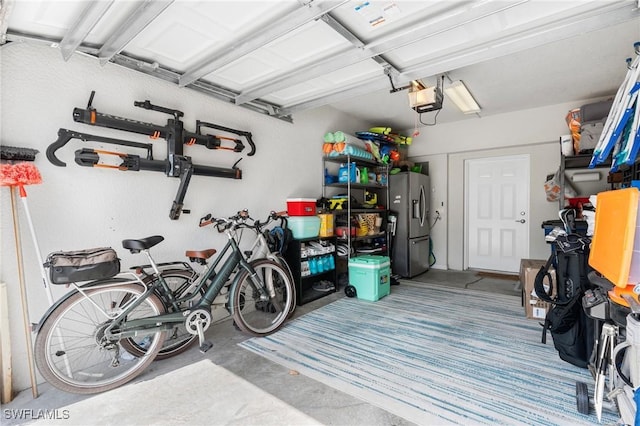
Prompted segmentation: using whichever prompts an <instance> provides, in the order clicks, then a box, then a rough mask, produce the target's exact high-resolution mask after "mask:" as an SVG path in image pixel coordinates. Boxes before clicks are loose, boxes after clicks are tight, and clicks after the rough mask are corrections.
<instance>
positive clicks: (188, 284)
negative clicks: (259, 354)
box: [122, 209, 296, 360]
mask: <svg viewBox="0 0 640 426" xmlns="http://www.w3.org/2000/svg"><path fill="white" fill-rule="evenodd" d="M236 216H237V217H238V219H239V220H242V222H243V224H242V228H243V229H250V230H252V231H254V232H255V234H256V239H255V240H254V242H253V244H252V245H251V247H250V248H249V249H248V250H245V251H243V254H244V256H245V258H246V259H247V261H248V262H252V261H254V260H258V259H269V260H272V261H274V262H276V263H278V264H280V266H282V267H283V268H284V269H285V270H286V271H287V273H288V274H289V278H290V280H291V282H292V283H293V282H294V280H293V273H292V272H291V269H290V268H289V264H288V263H287V262H286V260H285V258H284V256H283V255H282V251H283V249H284V247H283V246H286V241H285V240H286V237H285V236H284V235H282V236H279V237H277V236H274V235H273V234H278V235H279V233H276V232H273V233H272V232H271V231H273V230H277V228H273V229H268V228H267V226H268V225H269V224H271V223H272V222H275V221H276V220H279V221H280V228H281V229H286V215H285V214H283V213H282V212H280V213H276V212H274V211H272V212H270V213H269V215H268V217H267V219H266V220H265V221H259V220H255V219H253V218H252V217H251V216H250V215H249V212H248V211H247V210H246V209H245V210H242V211H240V212H238V214H237V215H236ZM283 234H284V232H283ZM241 239H242V235H240V236H238V237H237V242H238V244H240V240H241ZM214 253H215V249H208V250H203V251H199V252H196V251H187V252H186V253H185V256H186V257H187V258H189V260H190V261H191V262H192V263H196V264H199V265H201V266H202V271H200V272H197V271H196V270H195V269H194V268H193V267H191V265H189V264H188V263H186V262H182V261H175V262H167V263H162V264H158V266H159V267H161V268H165V269H163V270H161V272H160V274H161V275H162V277H163V279H164V280H165V282H166V283H167V285H168V286H169V288H170V289H171V291H172V292H173V296H174V298H175V299H176V300H180V299H181V298H182V296H183V295H184V294H186V293H187V292H189V291H190V290H192V287H193V283H194V282H196V281H197V279H198V277H199V276H200V275H202V274H205V273H206V272H207V269H208V268H209V266H208V264H207V259H208V258H209V257H210V256H211V255H213V254H214ZM149 268H150V265H139V266H134V267H132V268H131V269H134V270H136V271H137V273H139V274H141V273H142V274H146V275H147V276H148V277H147V278H145V279H146V280H147V282H148V283H150V280H152V279H155V278H154V277H155V275H154V274H153V273H151V274H149V273H147V272H146V271H147V270H148V269H149ZM229 284H230V283H229V282H228V283H227V286H226V287H225V288H223V289H222V290H221V292H220V294H219V296H225V295H228V289H227V291H226V292H225V293H223V291H224V290H225V289H226V288H227V287H228V285H229ZM200 291H201V293H204V289H202V290H200ZM159 296H160V297H162V295H159ZM292 297H293V300H294V303H292V304H291V308H290V311H289V318H291V316H292V315H293V312H294V311H295V308H296V304H295V300H296V289H295V285H294V286H293V288H292ZM216 300H217V299H214V301H213V302H212V304H213V305H226V303H227V300H226V299H225V298H222V300H221V301H220V302H216ZM227 311H228V312H229V314H231V312H230V309H229V308H228V307H227ZM223 319H226V317H225V318H223ZM196 338H197V336H195V335H193V334H190V333H189V332H188V331H187V330H186V329H185V328H184V327H183V326H181V325H178V326H176V327H175V328H174V329H173V331H172V332H171V333H170V335H168V336H167V339H166V340H165V342H164V345H163V347H162V348H161V349H160V351H159V352H158V355H156V358H155V359H156V360H163V359H167V358H170V357H173V356H175V355H178V354H181V353H182V352H184V351H186V350H187V349H189V348H190V347H191V346H192V345H193V344H195V342H196ZM145 343H146V342H145V341H144V339H129V340H125V341H123V342H122V346H123V347H124V348H125V349H126V350H127V352H129V353H130V354H132V355H134V356H141V355H142V354H144V353H145V352H146V348H145Z"/></svg>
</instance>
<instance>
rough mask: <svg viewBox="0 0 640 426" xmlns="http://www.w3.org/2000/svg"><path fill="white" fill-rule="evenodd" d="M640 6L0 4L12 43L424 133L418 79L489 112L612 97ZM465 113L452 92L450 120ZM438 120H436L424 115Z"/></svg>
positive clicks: (263, 106) (285, 109)
mask: <svg viewBox="0 0 640 426" xmlns="http://www.w3.org/2000/svg"><path fill="white" fill-rule="evenodd" d="M639 3H640V0H617V1H616V0H518V1H517V0H502V1H497V0H496V1H490V0H483V1H454V0H421V1H409V0H395V1H391V0H384V1H373V0H371V1H365V0H356V1H328V0H326V1H322V0H298V1H294V0H279V1H268V0H263V1H245V0H235V1H217V0H207V1H195V0H153V1H131V0H100V1H88V0H82V1H66V0H65V1H55V0H47V1H45V0H28V1H27V0H0V18H2V26H1V27H0V30H1V31H2V42H3V43H7V42H21V41H23V42H33V43H46V44H48V45H52V44H53V45H55V46H58V47H59V48H60V52H61V58H64V59H65V60H68V59H69V57H71V56H72V55H73V54H75V53H77V52H82V53H84V54H89V55H91V56H94V57H95V58H96V60H99V61H100V62H101V63H103V64H104V63H106V62H108V61H111V62H114V63H118V64H120V65H123V66H127V67H129V68H132V69H135V70H137V71H140V72H144V73H146V74H149V75H150V76H153V77H157V78H162V79H164V80H168V81H171V82H173V83H175V84H177V85H179V86H182V87H188V88H192V89H194V90H198V91H200V92H203V93H206V94H209V95H211V96H214V97H216V98H219V99H223V100H226V101H229V102H232V103H236V104H238V105H241V106H244V107H247V108H250V109H252V110H255V111H259V112H262V113H265V114H269V115H271V116H274V117H278V118H282V119H285V120H291V119H293V120H295V115H296V113H297V112H300V111H303V110H309V109H313V108H316V107H319V106H323V105H331V106H333V107H335V108H337V109H339V110H341V111H345V112H347V113H349V114H352V115H354V116H356V117H360V118H363V119H365V120H367V121H369V122H372V123H376V124H378V125H385V126H392V127H395V128H399V129H408V128H411V127H413V125H414V123H415V121H416V117H417V115H416V114H415V113H414V112H413V111H412V110H411V109H410V108H409V105H408V97H407V95H406V93H407V92H406V91H400V92H396V93H390V90H391V88H392V83H393V86H394V87H402V86H405V85H406V84H408V82H409V81H410V80H413V79H422V81H423V82H424V83H426V84H427V85H434V84H435V83H436V81H437V80H438V79H439V78H442V76H443V75H444V76H445V78H444V84H445V86H446V85H447V84H448V83H449V82H450V81H451V80H459V79H462V80H463V81H464V82H465V83H466V84H467V86H468V87H469V88H470V90H471V92H472V93H473V95H474V96H475V98H476V99H477V101H478V103H479V104H480V106H481V107H482V112H481V113H480V116H489V115H492V114H498V113H503V112H507V111H512V110H517V109H526V108H532V107H538V106H543V105H550V104H558V103H565V102H573V101H579V100H584V99H592V98H597V97H601V96H607V95H612V94H614V93H615V91H616V90H617V87H618V85H619V84H620V82H621V81H622V79H623V77H624V74H625V72H626V64H625V59H626V58H627V57H629V56H632V55H633V54H634V47H633V43H634V42H637V41H640V10H639V6H640V5H639ZM475 117H476V116H475V115H474V116H464V115H463V114H462V113H460V112H459V111H458V110H457V109H456V108H455V106H454V105H452V104H451V102H449V101H448V99H447V98H446V97H445V100H444V107H443V109H442V110H441V111H440V112H439V113H438V115H437V122H439V123H442V122H450V121H455V120H461V119H468V118H475ZM420 119H421V120H422V121H423V122H428V123H431V122H433V121H434V120H435V119H436V112H430V113H425V114H422V116H421V117H420Z"/></svg>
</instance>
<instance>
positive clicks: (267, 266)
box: [230, 259, 295, 336]
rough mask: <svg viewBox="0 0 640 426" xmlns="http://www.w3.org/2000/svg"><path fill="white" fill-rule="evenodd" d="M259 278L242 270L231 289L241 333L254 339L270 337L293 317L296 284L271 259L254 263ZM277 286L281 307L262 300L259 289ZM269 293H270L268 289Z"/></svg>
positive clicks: (233, 308) (235, 318)
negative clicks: (291, 311) (294, 285)
mask: <svg viewBox="0 0 640 426" xmlns="http://www.w3.org/2000/svg"><path fill="white" fill-rule="evenodd" d="M251 266H252V267H253V269H254V270H255V272H256V275H255V278H253V277H252V276H251V274H249V273H248V272H247V271H245V270H242V271H241V272H240V275H239V276H238V278H237V279H236V280H235V281H234V285H233V288H232V289H231V299H230V300H231V304H232V305H231V314H232V315H233V319H234V320H235V323H236V325H237V326H238V328H240V330H242V331H244V332H245V333H248V334H251V335H253V336H266V335H267V334H271V333H273V332H274V331H276V330H277V329H278V328H280V327H281V326H282V325H283V324H284V322H285V321H286V320H287V317H288V316H289V312H290V309H291V304H293V303H295V301H294V299H293V292H294V289H293V282H292V281H291V279H290V278H289V275H288V274H287V271H286V270H285V269H284V268H283V267H282V266H280V265H279V264H278V263H276V262H273V261H271V260H267V259H259V260H255V261H253V262H251ZM263 285H266V286H267V287H268V286H273V288H274V290H275V293H276V296H275V297H276V301H277V305H279V306H280V309H278V307H277V306H276V304H274V303H273V301H271V300H269V299H262V298H260V292H259V290H258V289H259V288H262V286H263ZM265 290H266V289H265Z"/></svg>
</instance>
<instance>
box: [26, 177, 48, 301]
mask: <svg viewBox="0 0 640 426" xmlns="http://www.w3.org/2000/svg"><path fill="white" fill-rule="evenodd" d="M20 200H22V205H23V207H24V210H25V213H26V216H27V223H28V224H29V231H31V239H32V240H33V245H34V247H35V248H36V256H37V257H38V266H40V275H42V284H43V285H44V288H45V290H46V293H47V298H48V299H49V306H52V305H53V295H52V294H51V283H50V282H49V278H48V277H47V273H46V271H45V270H44V261H43V260H42V255H41V254H40V246H39V245H38V239H37V238H36V231H35V229H34V228H33V222H32V221H31V212H30V211H29V204H28V203H27V191H25V190H24V186H20Z"/></svg>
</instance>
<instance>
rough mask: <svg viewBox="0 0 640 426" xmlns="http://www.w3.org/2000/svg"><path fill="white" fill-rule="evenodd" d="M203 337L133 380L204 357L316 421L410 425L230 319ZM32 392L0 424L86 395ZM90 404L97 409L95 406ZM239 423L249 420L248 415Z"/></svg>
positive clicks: (475, 277) (508, 287)
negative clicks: (307, 371)
mask: <svg viewBox="0 0 640 426" xmlns="http://www.w3.org/2000/svg"><path fill="white" fill-rule="evenodd" d="M412 281H419V282H429V283H434V284H442V285H446V286H452V287H457V288H468V289H474V290H481V291H491V292H496V293H502V294H511V295H515V296H520V295H521V289H520V286H519V283H518V280H517V279H515V278H511V279H500V278H492V277H486V276H481V275H479V274H477V273H475V272H473V271H464V272H461V271H442V270H430V271H428V272H426V273H424V274H422V275H420V276H417V277H414V278H413V279H412ZM400 285H402V284H400ZM392 291H393V288H392ZM341 297H344V292H343V291H342V288H340V287H339V289H338V292H336V293H333V294H330V295H328V296H326V297H324V298H322V299H319V300H316V301H313V302H311V303H308V304H306V305H303V306H299V307H297V308H296V311H295V314H294V318H295V317H297V316H300V315H303V314H305V313H307V312H310V311H312V310H314V309H317V308H319V307H321V306H323V305H325V304H327V303H330V302H332V301H334V300H337V299H338V298H341ZM523 315H524V311H523ZM207 338H208V339H209V340H210V341H211V342H212V343H213V345H214V346H213V348H212V349H210V350H209V351H208V352H207V353H206V354H202V353H200V351H199V350H198V348H197V347H195V346H194V347H193V348H191V349H190V350H189V351H187V352H185V353H183V354H181V355H178V356H176V357H174V358H171V359H167V360H163V361H156V362H154V363H153V364H152V365H151V366H150V367H149V368H148V369H147V370H146V371H145V372H144V373H143V374H142V375H141V376H139V378H138V379H137V380H136V381H135V382H140V381H145V380H150V379H152V378H154V377H157V376H159V375H163V374H166V373H169V372H172V371H174V370H176V369H179V368H181V367H184V366H186V365H189V364H192V363H195V362H198V361H201V360H203V359H209V360H211V361H212V362H213V363H214V364H216V365H218V366H220V367H223V368H224V369H226V370H227V371H229V372H231V373H233V374H235V375H237V376H239V377H241V378H243V379H244V380H246V381H248V382H250V383H252V384H254V385H255V386H257V387H258V388H260V389H262V390H264V391H266V392H268V393H269V394H271V395H273V396H274V397H276V398H278V399H280V400H281V401H283V402H284V403H285V404H288V405H290V406H292V407H295V408H296V409H297V410H299V411H300V412H302V413H304V414H306V415H307V416H309V417H311V418H312V419H315V420H316V421H317V422H319V423H321V424H327V425H371V426H374V425H397V426H404V425H410V424H412V423H409V422H407V421H406V420H404V419H402V418H401V417H398V416H395V415H393V414H390V413H388V412H386V411H385V410H383V409H381V408H378V407H375V406H372V405H370V404H368V403H365V402H363V401H361V400H359V399H357V398H354V397H352V396H350V395H347V394H345V393H342V392H339V391H337V390H335V389H333V388H330V387H328V386H326V385H323V384H322V383H319V382H317V381H315V380H312V379H310V378H307V377H305V376H303V375H292V374H290V372H289V371H288V370H287V369H286V368H284V367H282V366H280V365H278V364H275V363H272V362H271V361H268V360H266V359H264V358H262V357H260V356H258V355H255V354H253V353H251V352H249V351H247V350H245V349H242V348H240V347H239V346H238V345H237V344H238V343H239V342H242V341H244V340H246V339H247V336H246V335H244V334H242V333H241V332H239V331H237V330H236V329H235V328H234V327H233V326H232V324H231V322H230V321H224V322H222V323H219V324H216V325H214V326H212V327H211V328H210V329H209V330H208V331H207ZM125 386H129V385H125ZM38 391H39V397H38V398H36V399H34V398H33V397H32V392H31V390H30V389H27V390H25V391H22V392H20V393H19V394H18V395H17V396H16V397H15V398H14V400H13V401H12V402H10V403H9V404H5V405H4V406H3V407H2V408H3V409H2V421H0V423H2V424H3V425H7V426H8V425H19V424H27V423H29V422H30V420H25V419H19V418H15V417H16V416H13V415H12V414H11V413H13V412H15V411H13V410H34V411H37V410H55V409H60V408H62V407H65V406H68V405H70V404H74V403H76V402H79V401H83V400H85V399H87V398H91V397H92V396H82V395H75V394H68V393H65V392H61V391H58V390H56V389H55V388H52V387H51V386H50V385H48V384H47V383H42V384H40V385H39V386H38ZM158 391H159V392H162V391H163V389H158ZM194 391H195V389H194ZM145 398H153V395H146V396H145V395H140V399H141V401H140V403H141V404H142V405H144V399H145ZM193 402H194V401H179V402H178V403H182V404H184V405H185V409H188V410H192V409H194V407H193V406H192V405H191V403H193ZM96 408H97V409H98V410H99V407H96ZM123 414H124V413H123ZM126 419H127V417H126V415H124V416H122V417H118V420H119V421H118V424H135V423H130V422H127V420H126ZM83 420H86V423H84V424H86V425H91V424H110V423H111V422H100V421H97V419H96V420H94V422H93V423H92V420H91V419H83ZM209 424H220V423H216V422H215V419H212V421H211V423H209ZM244 424H253V423H252V422H251V421H250V419H248V420H247V422H246V423H244Z"/></svg>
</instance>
